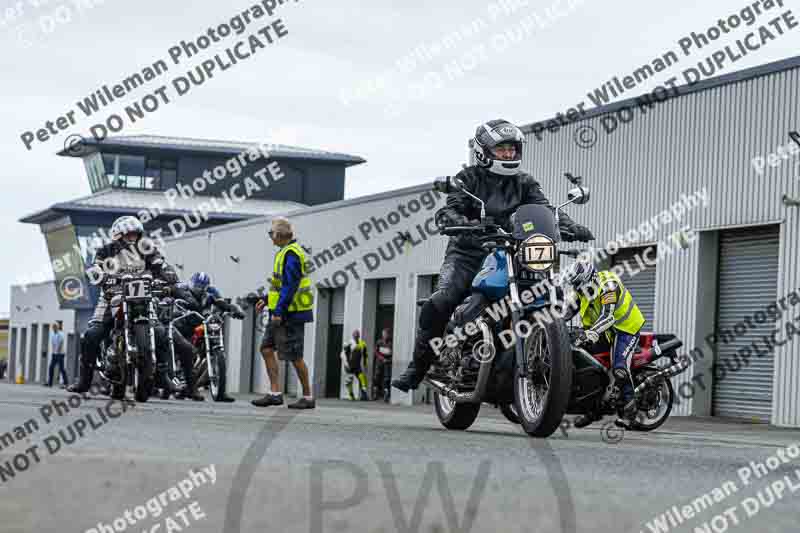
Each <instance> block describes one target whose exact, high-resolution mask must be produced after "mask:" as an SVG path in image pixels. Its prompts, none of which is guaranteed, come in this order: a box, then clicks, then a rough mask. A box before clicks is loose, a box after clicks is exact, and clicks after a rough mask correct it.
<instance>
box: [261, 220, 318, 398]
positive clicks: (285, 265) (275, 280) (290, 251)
mask: <svg viewBox="0 0 800 533" xmlns="http://www.w3.org/2000/svg"><path fill="white" fill-rule="evenodd" d="M269 237H270V239H272V243H273V244H274V245H275V246H277V247H278V248H280V249H279V250H278V253H277V254H275V260H274V261H273V268H272V278H271V280H270V288H269V293H268V295H267V301H266V302H265V301H264V300H261V301H260V302H258V304H256V310H257V311H258V312H259V313H260V312H261V311H262V310H263V309H264V307H265V306H266V307H267V308H268V309H269V315H270V319H269V322H268V323H267V327H266V328H265V330H264V339H263V340H262V342H261V355H262V357H263V358H264V365H265V366H266V367H267V375H268V376H269V381H270V389H271V390H270V392H268V393H267V395H266V396H264V397H263V398H260V399H258V400H253V402H252V404H253V405H255V406H257V407H268V406H270V405H283V395H282V394H281V389H280V383H279V382H278V361H277V360H276V358H275V350H277V351H278V358H280V360H281V361H291V362H292V365H293V366H294V368H295V370H296V371H297V377H298V378H299V379H300V383H301V384H302V386H303V397H302V398H300V400H298V401H297V402H296V403H293V404H291V405H289V408H290V409H314V407H315V402H314V397H313V396H312V395H311V384H310V382H309V378H308V367H307V366H306V364H305V362H304V361H303V340H304V329H305V328H304V326H305V323H306V322H311V321H312V320H313V311H312V310H313V308H314V294H313V289H312V287H311V279H310V278H309V277H308V276H307V275H306V257H305V252H304V251H303V248H302V247H301V246H300V245H299V244H298V243H297V241H296V240H295V238H294V230H293V229H292V225H291V224H290V223H289V221H288V220H287V219H285V218H283V217H278V218H275V219H273V221H272V229H271V230H270V231H269Z"/></svg>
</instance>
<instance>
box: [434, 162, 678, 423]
mask: <svg viewBox="0 0 800 533" xmlns="http://www.w3.org/2000/svg"><path fill="white" fill-rule="evenodd" d="M567 179H568V180H569V181H570V182H571V183H572V184H573V185H575V186H576V187H575V188H573V189H571V190H570V191H569V192H568V194H567V202H565V203H563V204H561V205H559V206H558V207H556V208H554V209H552V208H548V207H546V206H542V205H523V206H520V207H519V208H518V209H517V211H516V213H515V214H514V215H513V216H512V225H513V231H512V232H511V233H508V232H506V231H504V230H503V229H502V228H501V227H499V226H497V225H495V224H493V223H492V221H491V220H488V219H487V217H486V215H485V209H484V205H483V201H482V200H481V199H480V198H477V197H476V196H474V195H472V194H471V193H470V192H469V191H467V190H466V189H465V188H464V185H463V183H462V182H460V180H458V179H455V178H449V177H447V178H441V179H438V180H437V181H436V183H435V184H434V188H435V189H436V190H438V191H440V192H444V193H448V194H449V193H451V192H453V191H461V192H463V193H464V194H466V195H467V196H470V197H471V198H472V199H473V200H475V201H476V202H478V203H479V204H480V205H481V221H480V224H478V225H475V226H461V227H452V226H451V227H444V228H442V230H441V233H442V234H444V235H464V234H471V235H473V236H474V237H476V238H478V239H479V240H480V241H482V242H483V246H484V248H485V249H487V251H489V255H488V256H487V258H486V259H485V261H484V264H483V267H482V269H481V271H480V272H479V273H478V274H477V275H476V277H475V279H474V280H473V283H472V294H471V295H470V296H469V297H468V298H467V299H466V300H465V301H464V302H463V303H462V304H461V305H460V306H459V307H458V308H457V309H456V310H455V312H454V313H453V315H452V317H451V320H450V322H449V323H448V325H447V328H446V331H445V335H450V336H451V339H459V340H458V342H455V341H453V342H450V343H448V345H447V347H445V348H444V349H442V350H441V352H440V354H439V356H438V358H437V360H436V361H435V362H434V365H433V367H432V369H431V371H429V373H428V375H427V376H426V380H425V381H426V382H427V383H428V384H429V385H430V386H431V387H433V389H434V391H435V392H434V407H435V410H436V415H437V417H438V418H439V421H440V422H441V423H442V425H443V426H445V427H446V428H448V429H459V430H464V429H467V428H468V427H470V426H471V425H472V423H473V422H474V421H475V419H476V418H477V415H478V412H479V411H480V408H481V404H482V403H484V402H485V403H491V404H494V405H496V406H499V407H500V410H501V412H502V413H503V415H504V416H505V417H506V418H507V419H508V420H509V421H511V422H512V423H515V424H520V425H522V427H523V429H524V430H525V432H526V433H528V434H529V435H531V436H534V437H548V436H550V435H551V434H552V433H553V432H555V431H556V430H557V429H558V427H559V426H560V423H561V420H562V418H563V416H564V415H565V414H583V413H587V412H593V413H601V414H612V413H614V412H615V409H616V400H617V397H618V395H619V393H620V391H619V388H618V387H615V386H613V374H612V372H611V368H610V367H611V358H610V354H609V352H598V353H595V354H590V353H589V352H588V351H587V350H585V349H584V348H582V347H580V346H576V345H574V341H575V339H576V338H577V337H578V333H579V331H580V330H579V329H576V328H571V327H569V326H568V325H567V324H566V321H565V320H563V316H564V314H563V313H561V312H558V311H556V309H558V308H561V309H565V307H566V305H568V301H567V298H566V296H565V295H566V291H565V290H564V288H563V287H562V286H561V285H560V283H559V280H558V277H557V275H556V274H555V269H556V264H557V262H558V261H559V257H560V256H561V255H565V256H571V257H577V256H578V255H579V254H580V251H578V250H557V249H556V243H557V242H559V241H560V236H561V234H560V231H559V226H558V213H559V211H560V210H561V209H562V208H563V207H565V206H566V205H568V204H570V203H575V204H578V205H581V204H585V203H586V202H588V201H589V191H588V189H586V188H585V187H583V186H582V185H581V178H576V177H573V176H571V175H570V174H567ZM504 300H505V301H506V302H508V306H507V307H508V308H510V316H509V313H507V312H501V310H505V309H506V307H505V304H503V301H504ZM499 304H503V305H499ZM490 310H491V311H490ZM465 325H467V327H466V330H467V334H469V331H470V328H469V325H471V326H472V328H473V330H478V331H479V332H480V334H479V338H477V339H472V338H471V337H472V336H468V337H466V338H465V337H464V336H463V335H459V333H460V331H461V330H463V329H464V327H465ZM511 341H513V343H512V342H511ZM681 346H682V342H681V341H680V340H678V339H677V338H676V337H675V336H674V335H656V334H652V333H643V334H642V335H641V336H640V349H639V350H638V351H637V353H636V355H635V356H634V359H633V363H632V375H633V378H634V384H635V389H634V398H635V399H636V402H637V408H638V410H637V415H636V417H635V421H634V422H633V423H632V427H631V428H630V429H635V430H640V431H652V430H653V429H656V428H657V427H659V426H660V425H661V424H663V423H664V421H665V420H666V419H667V417H668V416H669V414H670V412H671V409H672V404H673V401H674V390H673V388H672V384H671V383H670V381H669V378H671V377H673V376H675V375H678V374H680V373H681V372H683V371H684V370H685V369H686V368H688V361H687V360H686V359H683V360H678V359H677V350H678V348H680V347H681ZM665 357H667V358H669V359H670V360H671V363H672V364H671V365H670V366H669V367H667V368H662V367H659V366H658V364H660V362H661V360H662V358H665Z"/></svg>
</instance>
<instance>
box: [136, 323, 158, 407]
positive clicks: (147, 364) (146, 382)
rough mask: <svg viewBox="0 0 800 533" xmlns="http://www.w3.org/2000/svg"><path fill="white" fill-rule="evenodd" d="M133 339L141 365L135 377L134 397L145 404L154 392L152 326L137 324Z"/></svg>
mask: <svg viewBox="0 0 800 533" xmlns="http://www.w3.org/2000/svg"><path fill="white" fill-rule="evenodd" d="M133 338H134V341H135V342H136V347H137V348H138V349H139V364H138V365H137V367H136V369H135V373H136V375H135V377H134V383H135V385H134V397H135V398H136V401H137V402H139V403H145V402H146V401H147V400H149V399H150V394H151V393H152V391H153V378H154V374H155V368H154V366H153V353H152V350H150V325H149V324H135V325H134V326H133Z"/></svg>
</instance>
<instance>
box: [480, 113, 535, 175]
mask: <svg viewBox="0 0 800 533" xmlns="http://www.w3.org/2000/svg"><path fill="white" fill-rule="evenodd" d="M524 142H525V136H524V135H523V134H522V130H521V129H519V128H518V127H516V126H515V125H514V124H512V123H510V122H509V121H507V120H503V119H496V120H490V121H489V122H486V123H485V124H481V125H480V126H478V129H476V130H475V138H474V139H473V140H472V149H473V151H474V152H475V160H476V161H477V163H478V166H481V167H483V168H485V169H487V170H488V171H489V172H493V173H495V174H501V175H503V176H515V175H517V174H518V173H519V172H520V167H521V166H522V143H524ZM500 144H512V145H513V146H514V148H516V150H517V157H516V159H514V160H513V161H501V160H499V159H495V157H494V154H493V153H492V150H493V149H494V148H495V147H497V146H498V145H500Z"/></svg>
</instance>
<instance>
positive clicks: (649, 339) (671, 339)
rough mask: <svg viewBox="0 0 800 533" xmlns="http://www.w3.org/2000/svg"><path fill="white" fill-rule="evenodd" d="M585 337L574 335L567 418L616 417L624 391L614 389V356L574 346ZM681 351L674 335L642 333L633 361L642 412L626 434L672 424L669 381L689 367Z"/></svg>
mask: <svg viewBox="0 0 800 533" xmlns="http://www.w3.org/2000/svg"><path fill="white" fill-rule="evenodd" d="M581 331H582V330H581V329H580V328H572V329H571V331H570V337H571V340H572V359H573V365H574V371H573V377H572V391H571V393H570V400H569V404H568V407H567V411H566V414H570V415H582V414H587V413H597V414H601V415H604V416H616V414H617V407H616V406H617V398H618V395H619V394H620V390H619V388H618V387H616V386H614V378H613V374H612V369H611V362H612V359H611V352H610V350H609V349H608V348H606V349H604V350H603V349H601V350H597V351H595V352H593V353H590V352H589V351H587V350H586V349H584V348H582V347H578V346H575V339H576V338H577V337H578V335H579V334H580V332H581ZM681 346H683V342H681V341H680V340H679V339H678V338H677V337H676V336H675V335H666V334H656V333H651V332H643V333H641V335H640V337H639V347H638V348H637V349H636V352H635V354H634V356H633V360H632V361H631V374H632V376H633V382H634V386H635V387H634V398H635V399H636V406H637V412H636V415H635V416H634V419H633V420H632V422H631V425H630V427H628V428H626V429H631V430H634V431H653V430H654V429H656V428H658V427H660V426H661V425H662V424H663V423H664V422H666V420H667V418H669V415H670V413H671V412H672V404H673V403H674V401H675V390H674V389H673V387H672V383H671V382H670V378H672V377H673V376H677V375H678V374H681V373H682V372H684V371H685V370H686V369H687V368H689V363H690V361H689V359H688V358H686V357H684V358H682V359H680V358H678V349H679V348H680V347H681ZM500 408H501V411H502V412H503V414H504V415H505V416H506V418H507V419H508V420H509V421H511V422H514V423H519V417H518V416H517V414H516V411H515V410H514V408H513V405H511V404H508V405H501V406H500Z"/></svg>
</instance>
